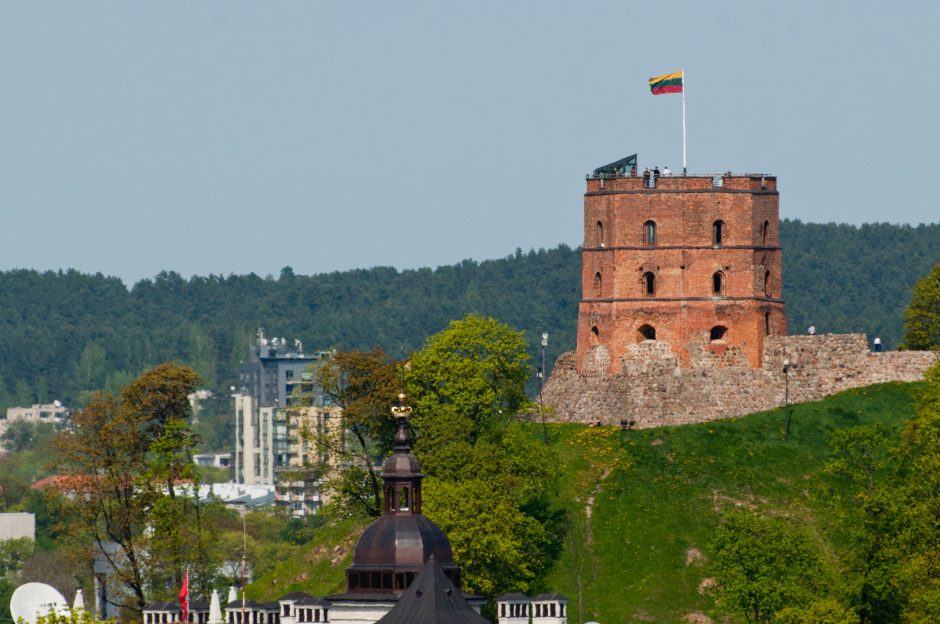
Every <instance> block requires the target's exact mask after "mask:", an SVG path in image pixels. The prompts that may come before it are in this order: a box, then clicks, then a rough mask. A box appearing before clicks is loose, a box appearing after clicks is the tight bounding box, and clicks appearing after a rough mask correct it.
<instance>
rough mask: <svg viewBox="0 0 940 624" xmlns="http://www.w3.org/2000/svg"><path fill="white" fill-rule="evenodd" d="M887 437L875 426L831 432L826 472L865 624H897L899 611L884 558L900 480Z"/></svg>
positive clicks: (850, 579)
mask: <svg viewBox="0 0 940 624" xmlns="http://www.w3.org/2000/svg"><path fill="white" fill-rule="evenodd" d="M888 433H889V432H888V429H887V428H886V427H885V426H884V425H882V424H880V423H874V424H870V425H863V426H859V427H851V428H848V429H841V430H837V431H834V432H833V433H832V435H831V436H830V438H829V450H830V454H831V459H830V461H829V462H828V463H827V464H826V468H825V470H826V474H827V478H828V480H829V482H830V484H831V485H832V486H833V487H831V488H828V489H827V492H826V494H827V496H826V500H827V501H829V502H830V503H831V504H833V505H834V507H835V509H836V510H837V511H838V512H839V513H837V514H836V515H835V517H837V518H840V519H841V522H840V524H841V526H842V530H843V531H845V533H846V535H847V536H848V537H849V539H850V540H851V544H852V548H850V549H846V553H847V555H846V559H847V561H846V563H847V566H848V569H849V570H851V571H852V572H853V574H851V575H848V578H847V580H848V582H849V583H848V584H849V586H850V587H851V586H852V585H856V587H853V588H852V590H853V591H855V592H857V597H856V598H855V601H856V602H857V605H856V607H857V609H858V612H859V614H860V615H861V618H862V621H865V622H868V621H876V622H877V621H892V620H896V619H897V618H898V610H899V608H900V602H899V597H898V595H897V591H896V588H895V587H894V585H893V583H892V582H891V578H892V577H893V575H894V573H893V571H892V569H891V568H892V566H891V562H890V558H886V556H885V555H886V553H885V542H886V540H887V539H888V538H889V537H890V535H891V533H892V531H893V528H892V519H891V510H892V507H893V505H892V503H891V500H892V499H893V498H894V497H895V493H894V492H893V489H894V488H895V487H896V486H897V483H898V479H899V478H900V477H899V475H898V471H897V467H896V463H897V457H896V450H895V449H894V448H893V445H892V444H891V443H890V442H889V437H888Z"/></svg>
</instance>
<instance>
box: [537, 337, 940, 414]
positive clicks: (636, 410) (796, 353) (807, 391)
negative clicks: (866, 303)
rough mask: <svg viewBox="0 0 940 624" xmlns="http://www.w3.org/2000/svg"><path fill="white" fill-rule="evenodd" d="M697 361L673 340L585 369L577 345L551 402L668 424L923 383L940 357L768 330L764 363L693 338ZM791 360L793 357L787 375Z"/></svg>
mask: <svg viewBox="0 0 940 624" xmlns="http://www.w3.org/2000/svg"><path fill="white" fill-rule="evenodd" d="M689 351H690V354H691V355H692V358H691V359H692V366H691V368H683V367H680V366H679V365H678V362H677V360H676V357H675V355H674V353H673V351H672V349H671V348H670V347H669V345H668V344H666V343H664V342H657V341H646V342H641V343H638V344H634V345H631V346H630V349H629V351H628V352H627V353H626V354H625V355H624V356H623V358H622V362H623V369H622V370H621V371H620V372H618V373H615V374H607V373H606V372H605V371H606V370H607V368H608V366H607V364H608V362H607V360H608V359H609V356H608V354H607V352H606V349H605V348H604V347H603V346H599V347H596V348H595V351H594V352H593V353H591V354H589V355H590V357H589V360H590V361H592V362H593V365H591V366H587V367H585V373H584V374H579V373H578V372H577V368H576V355H575V353H574V352H569V353H564V354H562V355H561V356H560V357H559V358H558V360H557V362H556V364H555V368H554V370H553V371H552V374H551V377H550V378H549V380H548V382H547V383H546V384H545V389H544V392H543V398H544V402H545V404H546V405H547V406H551V407H552V408H553V411H554V413H553V415H552V416H550V418H551V419H553V420H555V421H558V422H584V423H586V422H589V421H590V420H591V419H592V418H598V419H600V421H601V422H602V423H603V424H607V425H619V424H620V421H621V420H633V421H635V426H636V427H659V426H664V425H682V424H689V423H697V422H703V421H707V420H714V419H717V418H727V417H731V416H741V415H744V414H750V413H753V412H760V411H764V410H769V409H773V408H775V407H779V406H781V405H783V404H784V400H785V396H786V393H787V392H789V400H790V402H791V403H803V402H806V401H815V400H818V399H821V398H823V397H825V396H828V395H830V394H834V393H836V392H841V391H842V390H847V389H849V388H858V387H861V386H867V385H871V384H875V383H882V382H886V381H916V380H919V379H921V378H922V377H923V374H924V371H926V370H927V369H928V368H929V367H930V366H931V365H932V364H934V363H935V362H936V361H937V359H938V354H937V353H934V352H928V351H891V352H885V353H872V352H870V351H869V349H868V341H867V339H866V337H865V335H864V334H838V335H825V336H822V335H818V336H768V337H767V338H766V339H765V341H764V348H763V362H764V366H763V368H750V367H749V366H748V365H747V361H746V358H745V357H743V356H742V354H739V353H736V352H735V350H734V349H728V350H727V351H725V352H723V353H721V352H716V351H715V349H714V348H713V347H711V348H708V345H707V344H705V342H703V343H702V344H701V345H696V344H691V345H689ZM784 360H788V361H789V362H790V365H789V367H788V373H786V374H785V373H784V370H783V369H784V366H783V362H784Z"/></svg>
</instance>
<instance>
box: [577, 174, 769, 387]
mask: <svg viewBox="0 0 940 624" xmlns="http://www.w3.org/2000/svg"><path fill="white" fill-rule="evenodd" d="M602 176H603V177H602ZM778 211H779V195H778V193H777V179H776V177H773V176H766V175H731V174H727V175H725V176H718V177H712V176H688V177H685V176H683V177H660V178H658V179H657V180H655V188H648V187H647V186H646V185H645V184H644V180H643V179H642V178H639V177H632V176H622V175H613V176H607V175H605V174H600V175H594V176H591V177H589V178H588V181H587V191H586V192H585V194H584V252H583V259H582V275H581V278H582V298H581V304H580V309H579V314H578V353H577V355H578V357H577V362H578V363H577V367H578V370H579V372H582V373H585V372H592V371H597V372H600V371H605V372H607V373H616V372H618V371H619V370H621V368H622V365H623V364H622V358H623V357H625V356H631V355H632V356H636V355H642V354H643V352H644V350H656V351H657V352H659V353H660V354H662V353H663V352H664V351H665V350H667V349H669V350H671V351H672V353H673V354H674V356H675V357H676V359H677V361H678V363H679V365H680V366H682V367H696V368H698V367H704V366H712V367H714V366H749V367H752V368H757V367H760V366H761V364H762V363H761V352H762V347H763V342H764V336H768V335H783V334H786V330H787V318H786V308H785V306H784V303H783V300H782V299H781V282H780V240H779V237H778V233H779V219H778Z"/></svg>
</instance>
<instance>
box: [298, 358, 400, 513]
mask: <svg viewBox="0 0 940 624" xmlns="http://www.w3.org/2000/svg"><path fill="white" fill-rule="evenodd" d="M317 381H318V382H319V384H320V385H321V387H322V388H323V393H324V394H325V395H326V396H327V397H328V399H329V401H330V402H331V403H333V404H335V405H338V406H339V407H341V408H342V410H343V414H342V426H341V427H339V428H337V429H335V430H332V431H331V430H328V429H327V430H323V431H319V432H314V433H316V440H315V442H316V444H318V445H321V447H324V448H325V449H326V455H325V457H324V459H325V461H327V462H328V463H329V465H328V466H323V467H322V468H323V470H322V471H323V473H324V474H325V477H326V478H325V481H326V487H327V488H328V489H329V490H330V491H331V494H332V495H333V496H334V497H335V504H334V508H335V509H342V510H344V511H345V512H349V513H355V512H364V513H365V514H366V515H369V516H378V515H380V514H381V513H382V484H381V482H380V477H379V475H378V473H377V472H376V467H375V464H376V461H375V460H376V459H377V458H380V457H384V456H385V455H386V454H388V452H389V451H390V450H391V447H392V444H393V439H394V436H395V421H394V420H392V419H391V418H390V412H389V408H390V407H391V406H392V405H394V403H395V400H396V397H397V395H398V392H399V390H400V388H401V382H400V376H399V373H398V370H397V367H396V365H395V363H393V362H389V361H388V358H387V357H386V355H385V352H384V351H382V350H381V349H380V348H378V347H376V348H375V349H373V350H372V351H368V352H345V353H336V354H334V355H333V357H332V358H331V359H330V361H329V362H327V363H326V364H324V365H323V366H321V367H320V368H319V370H318V371H317ZM308 435H309V434H308Z"/></svg>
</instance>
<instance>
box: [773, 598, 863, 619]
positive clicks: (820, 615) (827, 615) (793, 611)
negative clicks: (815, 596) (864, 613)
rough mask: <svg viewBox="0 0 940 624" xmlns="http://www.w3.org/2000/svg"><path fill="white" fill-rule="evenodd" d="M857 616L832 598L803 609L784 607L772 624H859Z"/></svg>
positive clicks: (815, 602)
mask: <svg viewBox="0 0 940 624" xmlns="http://www.w3.org/2000/svg"><path fill="white" fill-rule="evenodd" d="M859 622H860V620H859V618H858V614H856V613H855V612H854V611H852V610H851V609H849V608H848V607H846V606H845V605H843V604H840V603H839V601H837V600H835V599H833V598H823V599H822V600H816V601H814V602H811V603H810V604H809V605H807V606H805V607H786V608H785V609H782V610H780V611H778V612H777V614H776V615H775V616H774V619H773V624H859Z"/></svg>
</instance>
